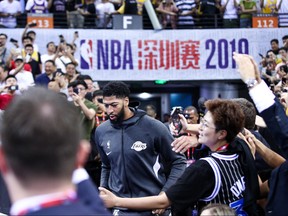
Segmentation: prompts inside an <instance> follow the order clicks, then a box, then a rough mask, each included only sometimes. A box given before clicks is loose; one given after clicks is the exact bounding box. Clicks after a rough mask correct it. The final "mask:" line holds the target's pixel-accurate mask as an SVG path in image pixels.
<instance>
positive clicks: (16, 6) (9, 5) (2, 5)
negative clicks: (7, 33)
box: [0, 0, 21, 28]
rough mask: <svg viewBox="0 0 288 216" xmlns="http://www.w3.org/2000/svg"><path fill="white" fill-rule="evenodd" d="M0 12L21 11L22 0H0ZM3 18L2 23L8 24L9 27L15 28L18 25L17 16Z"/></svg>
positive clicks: (11, 12) (13, 12) (12, 12)
mask: <svg viewBox="0 0 288 216" xmlns="http://www.w3.org/2000/svg"><path fill="white" fill-rule="evenodd" d="M0 12H1V13H9V14H15V13H18V12H21V5H20V2H18V1H16V0H13V1H12V2H9V1H8V0H3V1H2V2H0ZM1 20H2V25H4V26H6V27H7V28H15V27H16V25H17V23H16V17H12V16H9V17H3V18H2V19H1Z"/></svg>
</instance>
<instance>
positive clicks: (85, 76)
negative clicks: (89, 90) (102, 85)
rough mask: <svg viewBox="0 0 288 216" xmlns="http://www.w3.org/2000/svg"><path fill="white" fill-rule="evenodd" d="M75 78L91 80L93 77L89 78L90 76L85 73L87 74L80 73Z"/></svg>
mask: <svg viewBox="0 0 288 216" xmlns="http://www.w3.org/2000/svg"><path fill="white" fill-rule="evenodd" d="M77 80H91V81H93V79H92V78H91V76H89V75H87V74H81V75H79V76H78V77H77Z"/></svg>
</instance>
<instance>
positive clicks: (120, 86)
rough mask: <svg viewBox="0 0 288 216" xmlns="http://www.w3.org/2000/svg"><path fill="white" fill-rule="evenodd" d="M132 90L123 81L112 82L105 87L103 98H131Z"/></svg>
mask: <svg viewBox="0 0 288 216" xmlns="http://www.w3.org/2000/svg"><path fill="white" fill-rule="evenodd" d="M129 95H130V90H129V87H128V85H127V84H126V83H124V82H121V81H112V82H109V83H108V84H106V85H105V86H104V87H103V97H111V96H115V97H116V98H125V97H129Z"/></svg>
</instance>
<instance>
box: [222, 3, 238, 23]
mask: <svg viewBox="0 0 288 216" xmlns="http://www.w3.org/2000/svg"><path fill="white" fill-rule="evenodd" d="M227 1H229V2H228V4H227V5H226V10H225V12H224V15H223V18H224V19H238V14H237V8H236V7H235V6H234V0H221V5H225V4H226V3H227ZM236 1H237V4H239V3H240V0H236Z"/></svg>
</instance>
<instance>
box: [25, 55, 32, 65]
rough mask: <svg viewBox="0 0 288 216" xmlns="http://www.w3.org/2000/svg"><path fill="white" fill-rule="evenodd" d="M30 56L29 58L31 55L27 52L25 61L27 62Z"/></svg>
mask: <svg viewBox="0 0 288 216" xmlns="http://www.w3.org/2000/svg"><path fill="white" fill-rule="evenodd" d="M30 58H31V55H30V54H27V55H26V57H25V62H26V63H28V62H29V60H30Z"/></svg>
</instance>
